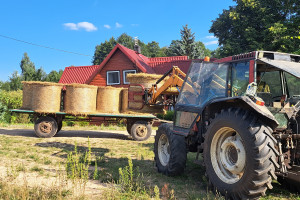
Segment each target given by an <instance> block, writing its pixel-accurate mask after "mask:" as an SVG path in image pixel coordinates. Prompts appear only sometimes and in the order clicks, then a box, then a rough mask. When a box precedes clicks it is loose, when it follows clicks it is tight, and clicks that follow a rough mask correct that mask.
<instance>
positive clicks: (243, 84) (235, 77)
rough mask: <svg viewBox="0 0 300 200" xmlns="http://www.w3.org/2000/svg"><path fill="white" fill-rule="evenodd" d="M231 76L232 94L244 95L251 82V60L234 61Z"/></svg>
mask: <svg viewBox="0 0 300 200" xmlns="http://www.w3.org/2000/svg"><path fill="white" fill-rule="evenodd" d="M231 76H232V78H231V83H232V88H231V91H232V96H242V95H244V94H245V92H246V89H247V85H248V84H249V62H243V63H234V64H233V65H232V70H231Z"/></svg>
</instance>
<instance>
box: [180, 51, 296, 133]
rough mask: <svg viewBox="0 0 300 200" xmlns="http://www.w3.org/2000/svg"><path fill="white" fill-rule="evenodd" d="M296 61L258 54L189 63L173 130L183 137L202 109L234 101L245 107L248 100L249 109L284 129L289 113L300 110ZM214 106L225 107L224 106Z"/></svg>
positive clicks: (291, 57)
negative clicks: (244, 102)
mask: <svg viewBox="0 0 300 200" xmlns="http://www.w3.org/2000/svg"><path fill="white" fill-rule="evenodd" d="M299 60H300V56H299V55H291V54H283V53H277V52H265V51H259V52H251V53H249V54H243V55H238V56H232V57H229V58H224V59H220V60H216V61H214V62H193V63H192V64H191V67H190V69H189V72H188V73H187V75H186V79H185V82H184V84H183V86H182V90H181V93H180V95H179V97H178V101H177V104H176V107H175V121H174V122H175V123H174V130H175V131H177V132H178V134H183V135H187V134H189V133H190V130H191V129H192V128H193V126H195V124H196V122H197V121H199V120H200V116H201V115H199V113H202V112H203V110H204V109H206V108H208V107H210V105H212V104H215V103H216V102H226V103H229V104H230V106H232V102H235V103H237V104H238V103H240V101H238V99H241V100H242V101H246V103H248V104H249V102H251V101H247V99H248V100H249V99H251V100H252V101H254V102H255V104H256V105H255V106H254V105H253V104H252V103H253V102H251V103H250V104H249V105H250V107H253V108H254V109H255V110H257V111H258V112H260V113H262V114H263V115H264V116H266V117H267V118H268V117H269V118H271V120H273V121H276V122H278V124H279V126H278V127H280V128H287V126H288V124H289V123H290V120H289V119H290V118H291V117H292V116H291V115H292V113H295V109H297V107H300V103H299V104H297V103H298V102H299V101H300V81H299V78H300V63H299V62H300V61H299ZM251 83H255V84H254V86H255V91H254V93H252V94H250V95H249V93H247V89H249V87H251V86H253V84H252V85H251ZM252 89H253V88H252ZM229 104H227V105H229ZM237 104H236V105H237ZM241 104H243V103H241ZM257 104H258V106H257ZM215 105H216V107H218V108H219V107H222V106H224V107H226V104H225V103H223V105H221V104H220V103H219V104H215ZM296 105H297V106H296ZM243 106H244V105H243ZM266 108H267V109H266ZM210 109H212V108H210ZM269 111H270V112H269ZM202 117H204V116H202ZM210 117H211V116H209V118H210ZM273 124H274V123H273ZM299 128H300V127H299Z"/></svg>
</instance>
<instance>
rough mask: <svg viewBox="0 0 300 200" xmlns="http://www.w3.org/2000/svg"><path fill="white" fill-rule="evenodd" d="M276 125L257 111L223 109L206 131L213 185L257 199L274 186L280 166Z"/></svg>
mask: <svg viewBox="0 0 300 200" xmlns="http://www.w3.org/2000/svg"><path fill="white" fill-rule="evenodd" d="M271 134H272V129H271V128H269V127H268V126H266V125H264V124H263V123H262V122H260V121H259V120H258V119H257V118H256V116H255V115H254V114H253V113H249V112H248V111H245V110H242V109H236V108H230V109H227V110H222V111H221V112H220V113H218V114H216V115H215V118H214V119H212V120H211V121H210V124H209V126H208V129H207V132H206V133H205V141H204V151H203V157H204V162H205V167H206V175H207V177H208V182H209V186H210V187H211V189H213V191H218V192H220V193H221V194H222V195H224V196H226V197H227V198H230V199H256V198H259V197H260V196H262V195H265V191H266V190H267V189H268V188H269V189H271V188H272V185H271V182H272V178H273V179H276V175H275V167H278V164H277V161H276V157H277V156H278V151H277V150H276V149H275V143H276V140H275V138H274V137H273V136H272V135H271Z"/></svg>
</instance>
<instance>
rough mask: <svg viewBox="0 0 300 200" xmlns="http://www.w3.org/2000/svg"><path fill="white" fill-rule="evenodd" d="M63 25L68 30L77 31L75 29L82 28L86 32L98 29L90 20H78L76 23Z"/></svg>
mask: <svg viewBox="0 0 300 200" xmlns="http://www.w3.org/2000/svg"><path fill="white" fill-rule="evenodd" d="M63 25H64V27H65V28H66V29H69V30H76V31H77V30H80V29H83V30H85V31H87V32H91V31H96V30H98V28H97V27H96V26H95V25H94V24H92V23H90V22H79V23H77V24H75V23H65V24H63Z"/></svg>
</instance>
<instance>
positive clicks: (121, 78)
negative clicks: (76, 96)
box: [59, 44, 192, 87]
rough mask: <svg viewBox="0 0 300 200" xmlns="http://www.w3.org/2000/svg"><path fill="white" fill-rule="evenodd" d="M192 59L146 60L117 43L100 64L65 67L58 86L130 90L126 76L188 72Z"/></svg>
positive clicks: (136, 49) (136, 50) (137, 50)
mask: <svg viewBox="0 0 300 200" xmlns="http://www.w3.org/2000/svg"><path fill="white" fill-rule="evenodd" d="M191 62H192V60H190V59H188V57H187V56H173V57H155V58H148V57H146V56H144V55H142V54H141V53H140V50H139V47H138V46H137V48H136V46H135V51H134V50H131V49H128V48H126V47H124V46H123V45H120V44H117V45H116V46H115V47H114V48H113V49H112V51H111V52H110V53H109V54H108V56H107V57H106V58H105V59H104V60H103V62H102V63H101V64H100V65H92V66H80V67H66V68H65V70H64V72H63V74H62V77H61V79H60V81H59V83H64V84H68V83H81V84H89V85H96V86H114V87H129V82H128V80H127V74H129V73H149V74H164V73H166V72H167V71H169V70H170V69H171V68H172V67H173V66H178V67H179V68H180V69H181V70H182V71H183V72H185V73H187V71H188V68H189V66H190V64H191Z"/></svg>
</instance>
